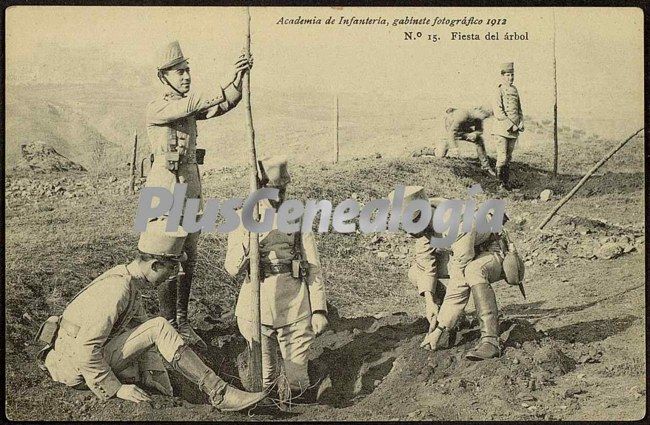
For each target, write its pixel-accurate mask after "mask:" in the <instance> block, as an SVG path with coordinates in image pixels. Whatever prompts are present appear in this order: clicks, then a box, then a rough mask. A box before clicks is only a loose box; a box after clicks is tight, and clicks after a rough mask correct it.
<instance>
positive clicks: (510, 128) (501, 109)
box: [492, 62, 524, 190]
mask: <svg viewBox="0 0 650 425" xmlns="http://www.w3.org/2000/svg"><path fill="white" fill-rule="evenodd" d="M501 79H502V82H501V84H499V92H498V94H497V96H496V98H495V101H496V102H495V104H494V108H493V111H494V118H496V122H495V124H494V128H493V130H492V134H494V135H495V136H496V143H497V164H496V166H497V177H498V178H499V180H500V181H501V188H503V189H505V190H510V161H511V160H512V151H513V150H514V149H515V143H516V142H517V138H518V137H519V133H521V132H523V131H524V114H523V112H522V111H521V101H520V99H519V92H518V91H517V88H516V87H515V86H514V85H513V84H512V83H513V81H514V80H515V68H514V64H513V63H512V62H508V63H504V64H503V65H501Z"/></svg>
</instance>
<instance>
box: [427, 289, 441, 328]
mask: <svg viewBox="0 0 650 425" xmlns="http://www.w3.org/2000/svg"><path fill="white" fill-rule="evenodd" d="M424 302H425V314H426V316H427V320H428V321H429V332H432V331H433V330H434V329H435V328H436V325H437V324H438V319H437V317H438V312H439V311H440V308H439V307H438V305H437V304H436V303H435V302H434V301H433V294H431V292H426V293H425V298H424Z"/></svg>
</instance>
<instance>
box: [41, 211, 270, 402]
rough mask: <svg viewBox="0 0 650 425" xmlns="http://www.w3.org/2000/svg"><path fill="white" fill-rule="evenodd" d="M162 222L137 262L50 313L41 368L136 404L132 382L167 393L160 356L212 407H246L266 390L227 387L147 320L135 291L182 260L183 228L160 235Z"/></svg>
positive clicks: (173, 335)
mask: <svg viewBox="0 0 650 425" xmlns="http://www.w3.org/2000/svg"><path fill="white" fill-rule="evenodd" d="M165 226H166V223H165V221H164V220H153V221H151V222H149V223H148V225H147V229H146V231H145V232H144V233H143V234H142V235H141V236H140V241H139V243H138V249H139V252H140V254H139V256H138V257H137V258H136V259H135V260H133V261H132V262H131V263H130V264H125V265H119V266H116V267H113V268H112V269H110V270H108V271H107V272H105V273H103V274H102V275H101V276H99V277H97V278H96V279H95V280H93V281H92V282H91V283H90V284H89V285H88V286H86V287H85V288H84V289H83V290H82V291H81V292H79V293H78V294H77V295H76V296H75V297H74V298H73V299H72V301H70V303H69V304H68V306H67V307H66V308H65V310H64V311H63V314H62V315H61V317H60V318H59V317H57V316H52V317H51V318H50V319H54V320H50V319H48V321H46V322H45V323H44V324H43V326H42V327H41V329H40V330H39V339H41V340H42V341H44V342H46V343H48V345H47V346H46V348H45V349H43V350H42V351H41V353H39V359H40V360H41V361H42V362H43V363H42V364H41V368H43V369H44V370H47V371H48V372H49V373H50V376H51V377H52V379H53V380H55V381H57V382H62V383H64V384H65V385H67V386H70V387H74V388H77V389H90V390H91V391H92V392H93V393H94V394H95V395H96V396H97V397H98V398H99V399H101V400H102V401H105V400H107V399H109V398H111V397H114V396H116V397H118V398H121V399H124V400H129V401H133V402H136V403H139V402H141V401H150V400H151V399H150V397H149V395H148V394H147V393H146V392H145V391H144V390H142V389H141V388H140V387H139V386H137V385H135V384H136V383H138V384H141V385H144V386H146V387H149V388H151V389H154V390H157V391H159V392H160V393H162V394H164V395H168V396H172V395H173V394H172V386H171V383H170V380H169V376H168V374H167V370H166V369H165V365H164V364H163V361H162V360H163V358H164V359H165V360H166V361H167V362H168V363H169V364H170V365H171V367H172V368H173V369H174V370H176V371H178V372H179V373H181V374H182V375H183V376H185V377H186V378H187V379H189V380H190V381H192V382H193V383H194V384H196V385H198V386H199V388H200V389H201V390H202V391H203V392H205V393H206V394H207V395H208V396H209V399H210V403H211V404H212V405H214V406H215V407H217V408H218V409H220V410H224V411H236V410H242V409H245V408H247V407H250V406H252V405H254V404H255V403H257V402H259V401H260V400H262V399H263V398H264V393H262V392H259V393H247V392H244V391H240V390H238V389H236V388H234V387H232V386H230V385H228V384H227V383H226V382H225V381H223V380H222V379H221V378H220V377H219V376H217V374H216V373H215V372H214V371H213V370H212V369H210V368H209V367H208V366H206V365H205V363H203V361H202V360H201V359H200V358H199V357H198V356H197V355H196V353H195V352H194V351H192V349H191V348H189V346H188V345H186V343H185V342H184V341H183V339H182V338H181V336H180V334H179V333H178V332H177V331H176V329H174V327H173V326H172V325H171V324H170V323H169V322H168V321H167V320H165V319H164V318H162V317H156V318H153V319H147V317H146V314H145V312H144V308H143V305H142V295H141V291H142V290H144V289H145V288H146V287H147V286H148V285H152V284H158V283H160V282H162V281H164V280H165V279H167V278H168V277H169V276H171V275H175V274H176V273H178V268H179V263H180V261H183V260H185V259H186V255H185V253H184V252H182V249H183V242H184V240H185V237H186V236H187V233H186V232H184V231H183V230H182V229H179V230H178V231H177V232H166V231H165ZM52 326H54V327H56V329H53V328H52ZM44 335H47V336H48V337H49V338H45V337H44Z"/></svg>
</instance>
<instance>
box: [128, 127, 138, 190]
mask: <svg viewBox="0 0 650 425" xmlns="http://www.w3.org/2000/svg"><path fill="white" fill-rule="evenodd" d="M137 156H138V132H137V131H134V132H133V156H132V157H131V183H130V184H129V189H130V190H131V195H133V194H135V170H136V166H135V162H136V161H137Z"/></svg>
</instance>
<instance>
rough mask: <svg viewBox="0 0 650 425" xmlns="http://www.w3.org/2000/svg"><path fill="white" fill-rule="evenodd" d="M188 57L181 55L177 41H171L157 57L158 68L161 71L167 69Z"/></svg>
mask: <svg viewBox="0 0 650 425" xmlns="http://www.w3.org/2000/svg"><path fill="white" fill-rule="evenodd" d="M188 59H189V58H186V57H185V56H183V51H182V50H181V45H180V44H179V42H178V41H172V42H171V43H169V44H167V45H166V46H165V47H164V48H163V49H162V50H161V51H160V53H159V57H158V70H159V71H163V70H165V69H169V68H171V67H172V66H174V65H178V64H179V63H181V62H185V61H186V60H188Z"/></svg>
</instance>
